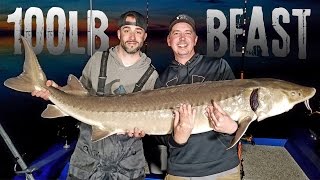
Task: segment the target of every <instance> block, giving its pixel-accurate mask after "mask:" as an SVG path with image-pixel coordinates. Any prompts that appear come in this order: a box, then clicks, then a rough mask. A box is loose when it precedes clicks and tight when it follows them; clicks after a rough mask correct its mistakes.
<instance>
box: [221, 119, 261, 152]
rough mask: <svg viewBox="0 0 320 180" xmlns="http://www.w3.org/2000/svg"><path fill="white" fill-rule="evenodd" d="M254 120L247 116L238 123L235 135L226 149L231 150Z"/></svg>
mask: <svg viewBox="0 0 320 180" xmlns="http://www.w3.org/2000/svg"><path fill="white" fill-rule="evenodd" d="M254 120H255V119H252V118H251V117H249V116H247V117H245V118H243V119H241V120H240V121H239V127H238V130H237V132H236V135H235V136H234V138H233V139H232V141H231V143H230V146H229V147H228V148H227V150H228V149H230V148H232V147H233V146H234V145H235V144H237V142H238V141H239V140H240V139H241V137H242V136H243V135H244V133H245V132H246V131H247V129H248V127H249V125H250V124H251V123H252V122H253V121H254Z"/></svg>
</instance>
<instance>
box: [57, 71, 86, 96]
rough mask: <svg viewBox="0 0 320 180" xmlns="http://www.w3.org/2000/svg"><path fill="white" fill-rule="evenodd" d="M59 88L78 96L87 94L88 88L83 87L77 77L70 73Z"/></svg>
mask: <svg viewBox="0 0 320 180" xmlns="http://www.w3.org/2000/svg"><path fill="white" fill-rule="evenodd" d="M61 90H62V91H64V92H66V93H68V94H74V95H80V96H85V95H88V90H87V89H86V88H84V87H83V85H82V84H81V82H80V81H79V80H78V78H77V77H76V76H74V75H72V74H70V75H69V77H68V82H67V85H65V86H63V87H61Z"/></svg>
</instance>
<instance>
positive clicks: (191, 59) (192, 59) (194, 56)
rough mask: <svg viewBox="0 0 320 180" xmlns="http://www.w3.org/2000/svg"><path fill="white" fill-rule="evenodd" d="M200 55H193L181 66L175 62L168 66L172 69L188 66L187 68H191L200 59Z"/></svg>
mask: <svg viewBox="0 0 320 180" xmlns="http://www.w3.org/2000/svg"><path fill="white" fill-rule="evenodd" d="M201 57H202V55H200V54H199V53H195V54H194V55H193V56H192V57H191V58H190V59H189V60H188V61H187V62H186V64H185V65H184V64H181V63H179V62H178V61H177V60H173V61H172V62H171V64H170V66H173V67H180V66H188V67H193V66H194V65H195V64H196V62H197V61H199V60H200V59H201Z"/></svg>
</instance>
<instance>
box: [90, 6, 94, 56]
mask: <svg viewBox="0 0 320 180" xmlns="http://www.w3.org/2000/svg"><path fill="white" fill-rule="evenodd" d="M92 24H93V18H92V0H90V56H92V52H93V49H92V46H93V45H92V41H93V38H92V31H93V26H92Z"/></svg>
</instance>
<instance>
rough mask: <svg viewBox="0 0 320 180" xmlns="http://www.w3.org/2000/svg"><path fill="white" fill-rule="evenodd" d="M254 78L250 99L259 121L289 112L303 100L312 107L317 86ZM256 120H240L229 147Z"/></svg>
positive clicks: (248, 118) (247, 118)
mask: <svg viewBox="0 0 320 180" xmlns="http://www.w3.org/2000/svg"><path fill="white" fill-rule="evenodd" d="M252 80H253V81H255V83H254V84H255V85H254V88H253V90H252V92H251V95H250V98H249V99H250V106H251V109H252V110H253V111H254V113H255V115H256V117H257V121H262V120H264V119H266V118H268V117H272V116H276V115H279V114H282V113H284V112H287V111H289V110H290V109H292V108H293V106H295V105H296V104H298V103H301V102H305V104H306V106H307V108H308V109H309V110H310V109H311V108H310V106H309V101H308V100H309V99H310V98H312V97H313V96H314V95H315V93H316V89H315V88H312V87H306V86H301V85H298V84H294V83H291V82H288V81H283V80H279V79H255V80H254V79H252ZM254 120H255V119H253V118H252V117H245V118H244V119H240V120H239V127H238V130H237V132H236V135H235V137H234V139H233V140H232V141H231V144H230V146H229V148H231V147H233V146H234V145H235V144H236V143H237V142H238V141H239V140H240V138H241V137H242V136H243V134H244V133H245V132H246V130H247V129H248V127H249V125H250V124H251V123H252V122H253V121H254ZM229 148H228V149H229Z"/></svg>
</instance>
